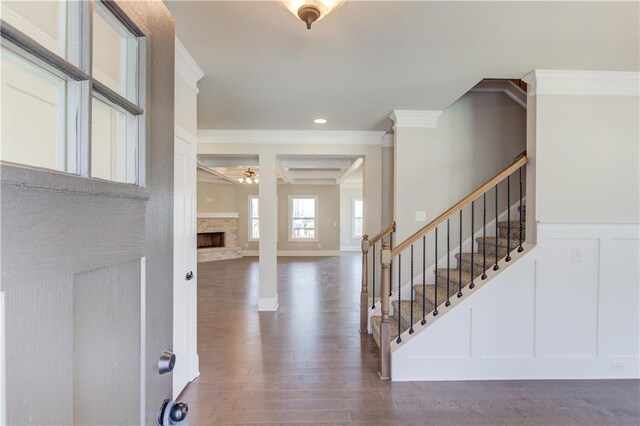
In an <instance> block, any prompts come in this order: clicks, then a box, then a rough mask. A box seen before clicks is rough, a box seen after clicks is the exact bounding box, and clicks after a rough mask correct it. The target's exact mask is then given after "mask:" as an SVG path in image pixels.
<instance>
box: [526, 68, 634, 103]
mask: <svg viewBox="0 0 640 426" xmlns="http://www.w3.org/2000/svg"><path fill="white" fill-rule="evenodd" d="M522 80H524V81H525V82H526V83H527V84H529V96H531V97H533V96H536V95H565V96H572V95H575V96H640V72H636V71H563V70H534V71H532V72H530V73H529V74H527V75H525V76H524V77H522Z"/></svg>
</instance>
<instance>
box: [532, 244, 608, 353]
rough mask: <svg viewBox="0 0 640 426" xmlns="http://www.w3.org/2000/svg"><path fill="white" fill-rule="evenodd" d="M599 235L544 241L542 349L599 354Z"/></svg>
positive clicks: (539, 300)
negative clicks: (594, 237) (596, 236)
mask: <svg viewBox="0 0 640 426" xmlns="http://www.w3.org/2000/svg"><path fill="white" fill-rule="evenodd" d="M598 245H599V241H598V239H593V238H585V239H582V238H566V239H565V238H558V239H555V238H550V239H548V240H546V241H545V247H544V252H543V254H542V258H541V261H540V264H539V268H538V274H537V283H536V335H537V336H536V341H537V342H539V344H538V347H537V350H538V355H541V356H544V357H548V358H580V357H594V356H596V355H597V338H598V332H597V321H598V259H599V255H598V251H599V250H598Z"/></svg>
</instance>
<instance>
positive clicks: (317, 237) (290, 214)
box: [288, 195, 320, 243]
mask: <svg viewBox="0 0 640 426" xmlns="http://www.w3.org/2000/svg"><path fill="white" fill-rule="evenodd" d="M294 199H313V200H315V201H314V217H313V230H314V237H313V238H295V237H294V236H293V220H294V219H310V218H307V217H296V218H294V217H293V200H294ZM319 216H320V207H319V197H318V196H317V195H289V208H288V219H289V223H288V226H289V235H288V237H289V238H288V240H289V242H290V243H314V242H319V241H320V230H319V228H320V218H319Z"/></svg>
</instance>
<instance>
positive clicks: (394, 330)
mask: <svg viewBox="0 0 640 426" xmlns="http://www.w3.org/2000/svg"><path fill="white" fill-rule="evenodd" d="M389 322H390V324H391V340H395V339H396V338H397V337H398V320H397V319H396V318H395V317H390V318H389ZM380 323H382V317H381V316H379V315H378V316H373V317H371V328H372V330H373V332H374V333H375V335H376V336H378V337H375V339H376V342H377V341H378V338H379V336H380Z"/></svg>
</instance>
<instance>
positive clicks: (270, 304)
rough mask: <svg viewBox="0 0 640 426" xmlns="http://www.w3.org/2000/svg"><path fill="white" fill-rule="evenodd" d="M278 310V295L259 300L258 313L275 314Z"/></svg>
mask: <svg viewBox="0 0 640 426" xmlns="http://www.w3.org/2000/svg"><path fill="white" fill-rule="evenodd" d="M277 310H278V295H277V294H276V296H275V297H261V298H260V299H258V311H260V312H275V311H277Z"/></svg>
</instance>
